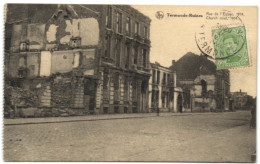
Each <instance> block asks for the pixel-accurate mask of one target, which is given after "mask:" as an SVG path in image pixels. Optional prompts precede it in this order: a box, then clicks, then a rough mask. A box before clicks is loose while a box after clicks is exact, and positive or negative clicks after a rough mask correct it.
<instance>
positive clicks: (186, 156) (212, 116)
mask: <svg viewBox="0 0 260 164" xmlns="http://www.w3.org/2000/svg"><path fill="white" fill-rule="evenodd" d="M154 115H156V114H155V113H154ZM85 117H88V116H85ZM250 117H251V115H250V111H237V112H225V113H190V114H176V115H170V114H169V115H167V114H165V115H163V116H160V117H144V118H128V119H111V120H109V119H108V120H92V121H73V122H60V123H58V122H55V123H38V124H22V125H19V124H18V125H17V124H16V125H5V126H4V160H5V161H175V162H177V161H185V162H188V161H192V162H196V161H201V162H230V161H232V162H251V154H253V153H254V152H255V151H256V129H252V128H250V127H249V123H250ZM63 119H64V118H63ZM68 119H69V118H68Z"/></svg>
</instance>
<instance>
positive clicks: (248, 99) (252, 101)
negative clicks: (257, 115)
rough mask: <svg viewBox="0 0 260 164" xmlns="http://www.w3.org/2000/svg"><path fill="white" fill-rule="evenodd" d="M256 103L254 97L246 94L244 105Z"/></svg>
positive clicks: (248, 105)
mask: <svg viewBox="0 0 260 164" xmlns="http://www.w3.org/2000/svg"><path fill="white" fill-rule="evenodd" d="M255 104H256V98H253V97H252V96H250V95H247V102H246V104H245V106H246V107H250V108H252V107H254V106H255Z"/></svg>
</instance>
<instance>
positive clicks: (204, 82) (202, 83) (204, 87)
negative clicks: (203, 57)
mask: <svg viewBox="0 0 260 164" xmlns="http://www.w3.org/2000/svg"><path fill="white" fill-rule="evenodd" d="M201 87H202V90H201V96H202V97H206V96H207V82H206V81H205V80H201Z"/></svg>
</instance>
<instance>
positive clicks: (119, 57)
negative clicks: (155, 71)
mask: <svg viewBox="0 0 260 164" xmlns="http://www.w3.org/2000/svg"><path fill="white" fill-rule="evenodd" d="M104 9H105V10H104V11H105V12H104V13H105V14H104V17H105V18H104V19H103V21H102V23H103V24H102V26H103V31H104V33H105V35H104V37H103V38H102V42H103V44H102V47H103V48H102V51H101V69H100V73H99V75H100V78H99V79H102V80H101V81H100V86H101V92H100V94H101V95H102V97H103V98H102V99H101V104H100V113H132V112H148V110H147V109H148V79H149V76H150V74H149V51H150V41H149V38H143V37H144V34H143V31H142V29H143V28H144V26H147V28H148V29H149V28H150V19H149V18H147V17H146V16H144V15H143V14H142V13H140V12H138V11H137V10H135V9H133V8H131V7H130V6H121V5H107V6H105V8H104ZM110 10H111V11H110ZM109 11H110V12H109ZM127 18H130V27H129V28H128V29H130V30H129V32H127V29H126V25H127ZM136 21H139V33H138V34H136V32H135V31H134V27H135V24H134V23H135V22H136ZM119 27H120V28H119ZM147 33H148V34H149V32H147ZM148 41H149V42H148ZM136 49H137V50H138V51H137V53H135V50H136ZM143 49H145V50H146V54H145V55H144V56H143ZM135 54H137V57H136V60H135ZM143 59H144V60H145V62H143ZM144 63H145V64H144Z"/></svg>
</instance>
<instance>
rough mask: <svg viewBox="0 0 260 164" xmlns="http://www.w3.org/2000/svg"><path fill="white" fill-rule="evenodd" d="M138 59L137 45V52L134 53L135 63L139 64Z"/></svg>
mask: <svg viewBox="0 0 260 164" xmlns="http://www.w3.org/2000/svg"><path fill="white" fill-rule="evenodd" d="M137 60H138V47H135V53H134V64H135V65H137Z"/></svg>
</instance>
